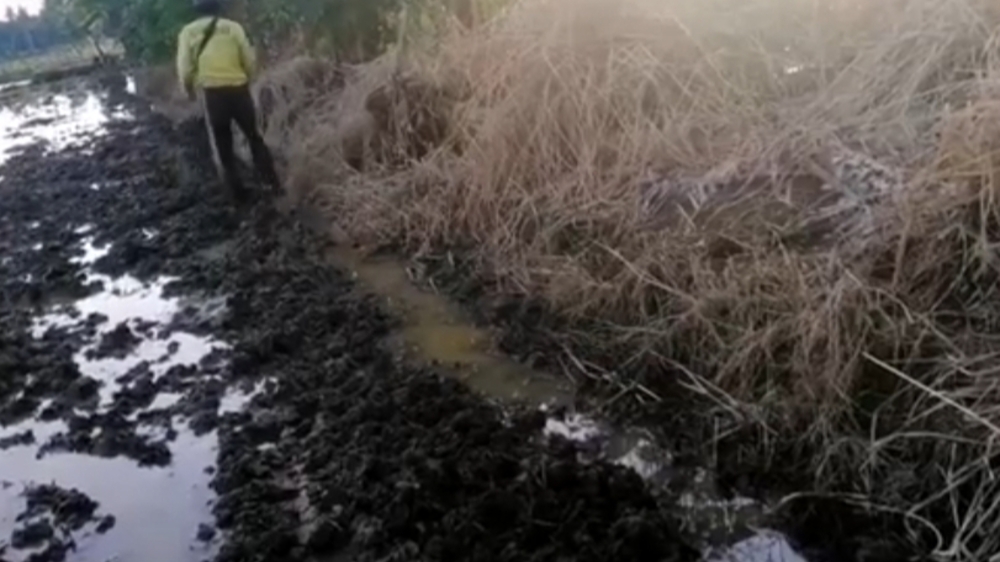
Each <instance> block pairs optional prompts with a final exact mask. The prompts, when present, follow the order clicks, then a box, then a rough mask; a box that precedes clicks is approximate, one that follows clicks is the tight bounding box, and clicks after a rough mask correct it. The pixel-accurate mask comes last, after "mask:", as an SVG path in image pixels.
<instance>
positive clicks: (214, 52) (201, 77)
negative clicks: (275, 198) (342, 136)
mask: <svg viewBox="0 0 1000 562" xmlns="http://www.w3.org/2000/svg"><path fill="white" fill-rule="evenodd" d="M194 8H195V10H196V11H197V12H198V13H199V15H200V17H199V18H198V19H196V20H195V21H193V22H191V23H189V24H188V25H186V26H185V27H184V29H182V30H181V32H180V35H179V36H178V38H177V76H178V77H179V78H180V81H181V87H182V88H183V89H184V92H185V94H187V96H188V98H189V99H193V98H194V96H195V89H196V88H200V89H201V91H202V95H203V102H204V109H205V113H206V116H205V118H206V119H207V121H208V126H209V130H210V131H211V136H212V139H213V141H214V145H215V150H216V153H217V155H218V158H219V164H220V165H221V166H222V172H223V174H224V176H225V181H226V183H227V184H228V186H229V189H230V192H231V195H232V196H233V197H234V198H235V199H236V201H237V202H243V201H245V199H246V196H247V192H246V189H245V187H244V186H243V183H242V182H241V181H240V179H239V175H238V173H237V167H236V154H235V153H234V152H233V131H232V123H233V122H234V121H235V122H236V125H237V126H239V128H240V130H242V131H243V134H244V136H246V138H247V142H248V143H249V145H250V152H251V153H252V154H253V163H254V167H255V168H256V169H257V173H258V174H259V175H260V178H261V180H262V181H263V182H264V183H265V184H267V185H268V186H269V187H270V188H271V189H272V190H274V191H275V192H279V193H280V191H281V186H280V182H279V180H278V174H277V173H276V172H275V169H274V160H273V159H272V158H271V152H270V151H269V150H268V148H267V145H265V144H264V139H263V138H262V137H261V134H260V131H258V130H257V117H256V110H255V109H254V102H253V96H252V95H251V94H250V79H251V78H252V77H253V73H254V70H255V68H254V67H255V64H256V61H255V58H254V52H253V49H252V48H251V47H250V43H249V42H248V41H247V37H246V33H245V32H244V31H243V27H242V26H241V25H240V24H238V23H236V22H235V21H232V20H229V19H226V18H223V17H221V12H222V6H221V4H220V0H194Z"/></svg>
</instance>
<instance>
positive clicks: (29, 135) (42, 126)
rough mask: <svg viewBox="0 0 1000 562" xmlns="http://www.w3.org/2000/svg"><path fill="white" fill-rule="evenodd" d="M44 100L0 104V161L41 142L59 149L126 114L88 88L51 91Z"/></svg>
mask: <svg viewBox="0 0 1000 562" xmlns="http://www.w3.org/2000/svg"><path fill="white" fill-rule="evenodd" d="M50 97H51V99H50V100H46V102H45V103H21V104H19V103H17V102H16V100H8V103H5V104H0V163H2V162H4V161H6V160H7V159H8V158H9V157H10V153H11V151H12V150H13V149H16V148H19V147H25V146H29V145H32V144H35V143H37V142H40V141H41V142H43V143H45V145H46V149H47V150H49V151H57V150H62V149H64V148H68V147H70V146H74V145H77V144H80V143H83V142H86V141H87V140H89V139H90V138H92V137H94V136H96V135H99V134H101V132H102V131H103V130H104V126H105V124H106V123H107V122H108V121H109V120H111V119H117V118H128V117H130V114H129V113H128V112H127V111H125V110H122V109H109V108H108V106H107V105H106V104H105V103H104V101H103V100H102V98H101V96H100V95H98V94H97V93H95V92H93V91H90V90H80V91H75V92H67V93H55V94H50Z"/></svg>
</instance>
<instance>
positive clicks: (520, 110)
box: [265, 0, 1000, 560]
mask: <svg viewBox="0 0 1000 562" xmlns="http://www.w3.org/2000/svg"><path fill="white" fill-rule="evenodd" d="M998 26H1000V10H998V9H997V8H996V7H995V6H994V5H992V4H991V3H990V2H988V1H987V0H881V1H870V0H865V1H862V0H838V1H834V2H818V1H817V2H805V1H802V0H749V1H748V0H712V1H705V2H691V1H689V0H630V1H629V2H620V1H616V0H523V1H522V2H520V3H518V4H517V5H515V6H514V7H513V8H511V9H510V10H509V11H507V12H506V13H504V14H503V15H502V16H501V17H499V18H497V19H496V20H495V21H493V22H492V23H490V24H489V25H486V26H483V27H482V28H479V29H477V30H475V31H472V32H454V33H446V34H445V36H444V38H443V39H442V40H441V41H440V42H438V44H437V45H436V47H435V49H434V50H433V51H427V52H409V53H406V56H405V57H403V56H402V55H400V54H399V53H396V54H393V55H392V56H389V57H386V58H385V59H383V60H380V61H376V62H375V63H372V64H371V65H368V66H365V67H359V68H356V69H353V70H352V71H351V73H350V76H348V77H347V79H346V81H345V82H344V85H343V86H338V87H337V88H325V89H324V88H319V89H317V88H304V87H303V88H291V89H288V88H286V89H285V90H284V93H283V98H282V99H284V100H285V101H283V102H281V103H279V104H276V107H277V106H282V107H290V106H294V105H295V104H297V103H300V100H302V99H309V102H308V103H309V104H310V105H309V107H310V108H311V109H310V119H309V120H308V121H305V120H299V121H298V122H296V123H291V124H290V123H288V122H287V121H286V120H284V119H283V118H279V119H278V122H272V123H271V126H270V127H269V134H270V135H273V136H272V138H273V139H280V140H278V141H277V142H279V143H280V144H281V145H282V146H284V147H285V148H286V152H287V154H288V157H289V159H290V165H291V171H292V174H293V175H294V176H295V177H297V178H298V179H297V180H296V182H295V184H296V186H297V187H298V189H300V190H301V191H302V192H303V193H304V192H306V191H308V193H309V194H311V195H312V196H315V197H318V198H319V199H321V200H322V201H323V203H324V204H326V205H328V206H329V208H330V210H331V216H333V217H336V220H337V223H338V226H339V227H341V228H343V229H344V230H346V231H347V232H349V233H350V234H351V235H352V236H354V237H355V238H356V239H358V240H361V241H365V242H372V243H379V242H390V241H391V242H400V241H402V242H403V243H405V245H406V247H407V248H409V249H410V250H412V251H413V252H415V253H420V252H429V251H436V250H440V249H442V248H450V247H464V248H468V247H474V248H475V251H474V252H473V255H472V256H471V257H472V258H474V261H475V263H476V264H477V265H478V266H479V267H480V268H481V272H482V273H484V274H487V275H490V276H492V277H494V278H496V279H498V280H500V282H501V288H502V290H506V291H510V292H514V293H520V294H529V295H540V296H543V297H544V298H545V299H546V300H547V301H548V302H550V303H552V304H553V305H554V306H555V307H556V309H557V310H559V311H560V312H561V313H563V314H565V315H567V316H568V317H575V318H583V319H588V320H594V319H596V320H599V321H601V322H604V323H606V324H608V325H611V326H614V327H615V330H616V333H617V334H618V337H617V338H615V340H614V341H610V342H609V341H595V342H591V343H592V344H593V345H599V346H614V347H615V349H619V350H621V349H631V350H639V351H640V352H641V353H640V355H641V359H642V362H643V363H644V364H645V365H646V366H647V368H648V367H649V366H651V365H652V366H655V365H658V364H660V361H661V359H660V358H663V357H668V358H671V360H672V361H675V362H679V363H680V364H682V365H683V367H684V369H685V370H686V371H687V372H690V373H692V374H693V376H694V377H696V379H697V380H699V381H702V382H703V383H705V384H708V383H710V384H708V386H710V387H711V388H715V389H719V391H721V392H723V393H725V395H726V396H727V398H726V402H727V404H730V405H735V406H733V410H734V411H740V412H743V413H745V414H747V418H748V419H753V420H756V421H757V422H758V423H762V424H765V425H766V426H767V427H768V428H770V429H771V430H773V431H776V432H778V434H779V435H781V436H786V437H788V436H796V437H797V438H800V439H804V440H806V441H808V442H809V443H811V444H812V445H816V446H820V447H823V448H824V450H826V451H827V454H826V455H823V456H820V457H818V458H816V459H815V463H814V464H815V470H816V481H817V485H818V486H819V487H821V488H822V487H825V486H833V485H834V483H836V485H837V486H841V487H842V486H843V485H844V483H845V482H850V483H853V485H854V486H855V488H854V489H853V490H850V491H852V492H860V493H862V494H863V496H864V497H866V498H867V501H869V502H872V503H873V504H880V505H884V506H886V507H887V508H891V509H893V510H902V511H904V512H906V513H908V514H909V515H910V516H911V518H912V519H913V520H914V521H924V520H931V521H934V523H935V524H936V525H938V526H940V527H942V529H941V530H940V531H939V532H938V533H937V534H938V535H940V539H941V540H940V544H939V545H938V550H937V554H938V555H940V556H942V557H943V558H945V559H954V560H987V559H989V558H990V556H993V555H995V554H996V553H998V552H1000V495H998V494H997V491H998V490H997V486H998V484H997V483H996V480H995V479H994V478H993V472H992V467H991V455H992V446H993V442H994V440H995V438H996V437H998V436H1000V390H998V389H1000V377H998V372H1000V369H998V367H1000V361H998V359H1000V358H998V356H997V351H996V350H997V349H998V347H997V343H1000V294H997V292H998V288H1000V287H998V284H997V281H998V280H1000V276H998V275H997V273H998V266H1000V262H998V254H997V248H998V246H997V244H998V243H1000V216H998V212H1000V205H998V201H997V195H998V194H1000V190H998V187H1000V186H998V184H997V183H996V173H997V171H1000V152H998V151H1000V101H996V96H997V94H998V93H1000V92H998V88H997V87H998V85H1000V82H998V78H1000V74H998V71H1000V59H998V58H997V57H998V55H1000V51H998V48H1000V39H998V37H997V36H995V35H994V30H996V29H998ZM401 61H405V64H403V63H402V62H401ZM284 80H285V79H281V80H278V81H277V82H278V83H279V84H283V83H286V82H285V81H284ZM265 87H268V86H266V83H265ZM271 87H273V86H271ZM307 91H308V92H311V93H310V94H309V96H312V97H308V98H304V97H303V96H304V95H306V94H304V92H307ZM289 104H291V105H289ZM276 111H277V113H275V112H276ZM271 113H272V115H276V114H278V113H280V111H279V110H272V112H271ZM418 141H421V142H423V144H422V145H421V142H418ZM351 143H354V145H360V146H362V147H363V148H364V149H363V150H361V151H360V152H359V151H357V150H355V149H351V148H347V147H348V145H351V146H354V145H352V144H351ZM359 154H360V156H359ZM357 158H360V159H361V160H360V161H355V162H354V164H355V167H362V168H363V169H364V173H361V174H358V173H357V172H355V171H353V170H352V169H351V168H350V167H349V166H347V165H346V164H345V160H351V159H355V160H356V159H357ZM646 372H650V371H649V370H648V369H647V371H646ZM647 382H648V381H647ZM872 396H874V397H876V399H874V400H873V399H872V398H871V397H872ZM928 460H933V461H934V464H929V463H928V462H927V461H928ZM845 475H848V476H845ZM839 491H844V490H842V489H841V490H839ZM942 514H948V517H949V518H953V521H945V522H942ZM952 526H953V527H954V528H950V527H952ZM945 528H948V529H947V530H945ZM921 529H923V530H926V526H924V527H921ZM932 534H933V533H932Z"/></svg>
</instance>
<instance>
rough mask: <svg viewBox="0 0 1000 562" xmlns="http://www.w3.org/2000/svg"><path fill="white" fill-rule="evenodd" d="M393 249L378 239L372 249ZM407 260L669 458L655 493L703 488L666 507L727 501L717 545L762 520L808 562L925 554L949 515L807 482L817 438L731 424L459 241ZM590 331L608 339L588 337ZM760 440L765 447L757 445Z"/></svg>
mask: <svg viewBox="0 0 1000 562" xmlns="http://www.w3.org/2000/svg"><path fill="white" fill-rule="evenodd" d="M394 254H395V249H394V248H392V247H388V248H383V249H381V250H380V251H378V252H376V254H375V256H376V259H378V258H377V256H392V255H394ZM408 266H409V267H410V268H411V270H414V271H416V272H417V274H415V275H414V276H413V277H415V278H417V279H419V282H420V283H421V285H422V286H423V287H424V288H425V290H428V291H434V292H437V293H441V294H443V295H447V296H448V297H449V298H450V299H452V300H453V301H455V302H458V303H460V304H461V307H462V309H463V311H464V312H465V313H466V314H467V315H468V317H469V318H470V319H472V320H473V321H474V322H475V323H476V325H477V326H479V327H481V328H482V329H485V330H488V331H489V333H490V334H491V335H492V336H493V340H492V341H493V345H495V347H496V349H497V350H499V351H500V352H502V353H504V354H506V355H508V356H510V357H512V358H515V359H516V360H517V361H519V362H521V363H522V364H524V365H525V366H526V367H528V368H530V369H537V370H540V371H544V372H548V373H554V374H558V375H563V376H565V377H566V378H567V379H570V380H572V387H573V389H574V392H573V399H572V405H573V409H574V410H576V411H579V412H585V413H588V415H589V416H591V417H592V419H599V420H605V421H607V422H609V423H610V425H612V426H615V427H617V428H641V429H642V431H643V433H644V435H645V436H646V438H648V439H649V440H650V441H651V442H653V443H655V444H656V449H657V450H658V451H660V455H661V457H663V456H665V457H666V458H668V459H669V460H668V461H667V462H669V464H670V466H669V468H668V470H666V472H668V473H669V477H664V478H668V479H669V481H661V482H659V484H661V485H662V486H663V488H664V493H666V494H670V495H673V497H674V498H675V499H678V501H679V503H680V504H685V503H686V502H689V501H690V498H691V496H692V493H694V495H695V496H697V495H699V490H703V489H708V490H709V492H708V493H707V494H702V495H701V497H702V499H701V500H698V501H697V502H696V503H695V504H694V505H690V504H689V505H685V506H684V507H683V508H681V509H679V510H676V512H677V513H679V514H681V517H682V518H683V519H684V520H685V521H686V524H685V527H691V526H692V525H695V526H696V525H697V520H698V519H700V518H702V517H703V513H704V511H706V510H705V509H704V508H705V507H709V508H711V507H715V506H718V507H722V506H725V507H724V508H723V509H721V510H720V511H722V512H724V513H725V515H724V517H725V518H726V519H727V521H726V522H725V523H724V524H722V525H718V524H716V523H711V524H710V525H709V530H708V535H712V534H715V533H717V532H718V531H723V532H722V537H723V538H722V544H725V543H727V542H730V541H732V540H734V539H735V538H739V537H743V536H747V534H748V533H750V531H749V529H750V528H753V527H756V526H758V525H762V524H763V525H765V526H767V527H769V528H772V529H779V530H781V531H782V532H783V533H785V534H786V535H787V536H788V537H790V538H791V539H792V540H791V542H792V544H794V545H795V548H796V550H798V551H799V552H801V553H802V555H803V557H804V558H805V559H808V560H810V561H813V562H816V561H826V560H831V561H834V560H866V561H879V560H885V561H895V560H904V559H923V558H922V557H925V556H926V554H927V553H928V552H930V551H932V550H933V549H934V548H935V541H934V539H935V538H936V535H935V532H936V531H943V532H947V529H948V526H949V525H951V520H950V519H949V518H948V516H947V514H942V519H941V520H940V521H939V522H938V523H940V527H939V528H938V529H937V530H936V531H932V530H931V529H930V528H929V527H927V526H926V525H922V524H921V525H917V526H916V527H914V526H913V525H912V521H907V518H906V517H905V516H904V515H902V514H896V513H887V512H886V511H884V510H880V509H872V508H871V507H870V506H867V505H866V504H865V502H864V501H863V500H861V499H860V497H859V496H857V495H855V494H854V493H853V492H854V491H855V490H856V484H857V483H856V481H855V480H854V479H855V477H856V474H855V473H854V472H845V473H842V474H841V476H842V480H840V481H831V480H824V481H817V480H816V479H815V478H814V472H813V469H812V462H813V460H814V458H815V457H816V456H818V455H823V454H825V452H824V451H823V450H822V449H818V448H816V447H812V446H811V445H810V444H809V443H808V442H805V441H802V440H799V439H775V436H774V435H769V434H768V433H767V432H766V431H764V430H762V428H761V427H760V426H759V425H758V424H756V423H755V422H753V420H749V419H745V420H743V422H742V423H740V421H739V420H736V419H734V417H733V416H732V415H730V414H729V413H727V412H726V411H725V409H720V402H719V399H720V398H724V397H722V396H720V395H713V394H711V393H705V392H697V387H696V386H695V385H692V384H690V383H692V382H693V381H692V380H691V379H690V378H688V377H687V375H686V374H685V373H684V372H683V371H682V370H680V369H677V368H675V367H673V366H672V365H674V364H676V363H672V362H671V361H668V360H666V359H665V358H659V357H643V356H641V354H637V353H636V349H635V348H634V347H631V346H628V345H616V344H615V343H613V342H616V341H620V334H619V333H618V332H617V331H616V330H615V328H614V327H613V326H607V325H603V324H600V323H597V322H590V321H587V320H586V319H575V320H571V319H568V318H565V317H563V316H560V315H559V314H557V313H555V312H553V311H552V310H551V309H550V308H549V307H548V306H547V305H546V303H545V302H543V301H542V300H541V299H537V298H532V297H530V296H525V295H512V294H510V293H509V292H506V291H504V290H502V289H501V288H500V283H498V282H497V280H496V279H492V278H490V277H489V276H483V275H481V274H475V273H474V272H475V271H477V270H476V268H475V267H473V266H472V264H470V263H466V262H465V261H464V260H463V258H462V253H461V252H445V253H443V254H441V255H439V256H433V255H431V256H426V255H425V256H423V257H422V258H420V259H419V261H416V262H410V263H409V264H408ZM580 334H587V338H581V337H580ZM593 340H601V341H603V342H606V343H605V344H602V345H600V346H595V345H590V344H588V341H593ZM673 359H674V360H675V361H676V360H678V359H679V358H673ZM678 363H681V364H682V361H678ZM613 431H614V430H612V432H613ZM764 441H766V442H767V443H768V446H767V447H764V446H761V443H762V442H764ZM605 456H607V455H605ZM698 478H706V479H707V480H708V481H709V482H708V483H707V488H706V485H704V483H702V484H696V483H694V480H695V479H698ZM845 490H847V491H848V492H844V491H845ZM745 507H749V508H750V509H749V510H746V509H744V508H745ZM761 510H763V513H761ZM747 511H748V512H749V513H748V514H746V513H744V512H747ZM748 526H749V527H748ZM723 528H728V529H729V532H728V533H727V532H725V531H724V530H723ZM688 530H689V534H688V536H691V534H690V531H691V530H690V529H688ZM757 539H760V540H765V539H764V538H762V537H760V536H759V537H757ZM753 540H756V539H753ZM709 542H710V543H711V542H713V541H712V540H711V539H709ZM715 544H719V543H718V542H716V543H715ZM764 550H766V549H764ZM733 552H735V554H733V555H734V556H736V557H737V558H736V559H751V560H752V559H758V558H760V556H761V552H762V550H761V549H760V548H759V547H757V546H752V547H750V548H748V549H746V550H742V551H740V552H738V551H733ZM741 552H742V553H741ZM731 554H732V553H731ZM790 556H792V557H794V558H789V559H796V560H798V559H799V558H798V555H796V554H791V555H790Z"/></svg>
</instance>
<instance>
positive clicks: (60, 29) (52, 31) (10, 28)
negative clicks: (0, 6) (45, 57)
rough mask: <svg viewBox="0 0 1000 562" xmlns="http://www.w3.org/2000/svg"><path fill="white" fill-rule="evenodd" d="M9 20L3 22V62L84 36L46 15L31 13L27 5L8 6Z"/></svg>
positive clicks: (0, 40)
mask: <svg viewBox="0 0 1000 562" xmlns="http://www.w3.org/2000/svg"><path fill="white" fill-rule="evenodd" d="M4 17H5V20H4V21H0V61H8V60H14V59H18V58H22V57H25V56H28V55H31V54H35V53H41V52H45V51H48V50H50V49H53V48H56V47H61V46H64V45H68V44H71V43H73V42H75V41H78V40H79V39H80V37H79V36H77V35H74V34H73V31H72V28H69V27H67V26H65V25H63V24H62V22H59V21H56V20H54V19H52V18H49V17H45V15H44V13H43V14H42V15H37V16H32V15H29V14H28V13H27V12H26V11H25V10H24V8H23V7H22V8H18V9H16V10H15V9H14V8H12V7H11V6H7V10H6V13H5V14H4Z"/></svg>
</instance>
